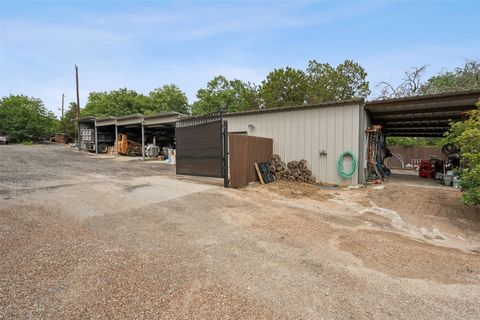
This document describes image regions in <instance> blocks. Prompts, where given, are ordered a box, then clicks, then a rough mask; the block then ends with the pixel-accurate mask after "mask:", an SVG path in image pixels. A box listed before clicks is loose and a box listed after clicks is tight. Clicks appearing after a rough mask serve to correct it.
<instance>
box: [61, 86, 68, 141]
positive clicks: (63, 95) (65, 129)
mask: <svg viewBox="0 0 480 320" xmlns="http://www.w3.org/2000/svg"><path fill="white" fill-rule="evenodd" d="M64 106H65V94H63V93H62V129H63V135H64V137H65V138H64V139H65V143H66V142H67V127H66V124H65V118H64V117H65V116H64V112H63V110H64Z"/></svg>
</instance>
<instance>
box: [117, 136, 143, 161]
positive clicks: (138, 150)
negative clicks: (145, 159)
mask: <svg viewBox="0 0 480 320" xmlns="http://www.w3.org/2000/svg"><path fill="white" fill-rule="evenodd" d="M118 153H120V154H123V155H126V156H129V157H135V156H141V155H142V144H141V143H138V142H135V141H130V140H128V138H127V135H126V134H123V133H120V134H119V135H118Z"/></svg>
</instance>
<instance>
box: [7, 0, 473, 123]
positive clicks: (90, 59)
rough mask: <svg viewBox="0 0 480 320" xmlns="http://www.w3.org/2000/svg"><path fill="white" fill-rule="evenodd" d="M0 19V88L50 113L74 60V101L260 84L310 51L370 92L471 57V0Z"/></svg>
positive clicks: (10, 7)
mask: <svg viewBox="0 0 480 320" xmlns="http://www.w3.org/2000/svg"><path fill="white" fill-rule="evenodd" d="M0 21H1V22H0V23H1V24H0V28H1V34H0V73H1V74H0V95H1V96H6V95H9V94H20V93H22V94H26V95H29V96H34V97H38V98H41V99H42V100H43V101H44V102H45V105H46V106H47V108H49V109H50V110H53V111H55V112H56V113H57V114H59V112H58V111H57V109H58V107H59V106H60V104H61V95H62V93H65V94H66V96H67V102H69V101H74V100H75V73H74V65H75V64H77V65H78V66H79V69H80V90H81V99H80V100H81V105H82V106H83V105H84V104H85V103H86V101H87V97H88V93H89V92H92V91H107V90H112V89H118V88H122V87H127V88H129V89H134V90H137V91H139V92H143V93H148V92H149V91H151V90H152V89H153V88H156V87H159V86H161V85H163V84H166V83H175V84H177V85H178V86H180V87H181V88H182V89H183V90H184V91H185V92H186V94H187V96H188V98H189V100H190V102H193V101H194V100H195V94H196V91H197V90H198V88H200V87H204V86H205V85H206V83H207V82H208V80H210V79H211V78H213V77H214V76H215V75H225V76H227V77H228V78H232V79H233V78H238V79H241V80H244V81H252V82H255V83H260V82H261V81H262V80H263V79H264V78H265V76H266V74H267V73H268V72H269V71H271V70H273V69H274V68H279V67H284V66H292V67H296V68H301V69H305V68H306V66H307V64H308V60H310V59H316V60H317V61H319V62H328V63H330V64H333V65H336V64H338V63H341V62H342V61H343V60H345V59H353V60H354V61H356V62H359V63H360V64H362V65H363V66H364V67H365V69H366V71H367V72H368V80H369V81H370V85H371V88H372V90H373V91H374V94H375V92H376V90H375V85H376V84H377V83H378V82H380V81H391V82H394V83H396V82H398V81H400V79H401V78H402V75H403V72H404V71H405V70H407V69H409V68H410V67H414V66H420V65H423V64H428V65H429V66H430V67H429V74H432V73H436V72H439V71H441V70H442V68H453V67H456V66H461V65H463V63H464V61H465V59H468V58H470V59H471V58H479V57H480V1H452V2H446V1H441V2H439V1H438V2H436V1H423V2H414V1H384V2H379V1H377V2H370V1H362V2H359V1H355V2H341V1H336V2H319V1H316V2H307V1H301V2H300V1H298V2H285V1H269V2H266V1H264V2H245V1H242V2H240V1H238V2H206V1H196V2H183V1H182V2H180V1H174V2H173V1H172V2H160V1H148V2H141V1H48V2H47V1H3V0H0ZM377 92H378V91H377ZM374 94H373V96H374Z"/></svg>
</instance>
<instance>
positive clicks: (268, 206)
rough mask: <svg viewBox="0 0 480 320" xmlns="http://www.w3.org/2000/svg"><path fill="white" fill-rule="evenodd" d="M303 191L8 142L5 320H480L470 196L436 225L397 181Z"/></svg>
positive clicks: (0, 149) (1, 150) (4, 168)
mask: <svg viewBox="0 0 480 320" xmlns="http://www.w3.org/2000/svg"><path fill="white" fill-rule="evenodd" d="M291 188H292V187H291V186H290V187H289V186H287V185H284V184H282V183H275V184H272V185H269V186H253V187H249V188H246V189H240V190H234V189H224V188H222V187H220V186H218V183H216V182H213V183H210V182H209V181H207V182H205V181H199V180H191V179H187V178H178V177H176V176H175V175H174V170H173V169H172V167H171V166H168V165H163V164H159V163H158V162H152V161H147V162H142V161H136V160H134V161H123V160H114V159H107V158H105V157H97V158H96V157H95V156H94V155H91V154H87V153H81V152H78V151H75V150H74V149H72V148H69V147H65V146H50V145H48V146H18V145H9V146H0V257H1V260H0V319H90V318H99V319H479V318H480V303H479V302H480V254H479V253H480V250H479V249H478V248H480V238H479V235H478V234H479V232H477V231H478V230H479V229H478V228H479V226H480V223H479V220H478V219H479V216H480V214H479V212H478V210H475V209H472V208H468V207H465V206H462V205H460V204H458V202H456V200H457V198H458V194H457V193H449V191H445V192H446V194H445V195H443V196H440V197H439V199H440V200H438V199H437V200H435V201H436V202H438V201H442V199H445V200H444V201H448V203H447V202H445V204H444V205H440V206H439V208H440V209H441V210H443V211H442V212H440V213H438V214H435V215H434V214H431V215H430V214H429V205H428V204H423V202H422V203H420V202H418V203H417V205H415V204H414V203H413V202H412V201H419V200H418V199H417V200H411V201H410V203H409V206H407V207H406V208H408V209H406V211H402V208H403V207H402V206H401V205H399V202H398V201H397V202H396V200H395V199H396V198H397V197H396V196H395V195H396V194H399V193H400V192H403V191H402V190H400V189H395V188H398V186H397V187H396V186H395V185H394V184H392V185H387V187H386V188H385V189H384V190H371V189H368V190H366V189H358V190H318V189H316V188H314V187H312V186H307V185H305V186H300V185H298V186H297V185H294V186H293V188H294V189H295V190H293V191H295V192H292V190H291ZM409 190H410V191H409V192H411V194H409V193H407V194H405V195H404V196H405V198H404V200H402V201H406V202H409V198H408V197H412V198H411V199H414V195H415V194H418V192H420V191H421V190H420V191H415V190H414V189H412V188H410V189H409ZM412 190H413V191H412ZM442 192H443V191H442ZM452 192H453V191H452ZM437 193H438V192H437ZM447 193H448V194H447ZM384 195H388V197H386V196H384ZM383 199H389V200H388V201H383ZM432 199H433V198H432ZM382 201H383V202H382ZM432 201H433V200H432ZM422 208H423V209H422ZM440 209H439V210H440ZM455 212H461V217H460V218H459V219H460V220H462V221H461V223H460V224H459V223H454V222H453V221H455V219H456V218H455V217H456V216H455Z"/></svg>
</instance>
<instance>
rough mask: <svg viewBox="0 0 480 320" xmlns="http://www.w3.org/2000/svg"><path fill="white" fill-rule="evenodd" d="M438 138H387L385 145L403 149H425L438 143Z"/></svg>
mask: <svg viewBox="0 0 480 320" xmlns="http://www.w3.org/2000/svg"><path fill="white" fill-rule="evenodd" d="M439 140H440V139H439V138H425V137H387V145H390V146H404V147H412V146H417V147H425V146H434V145H437V144H438V143H439Z"/></svg>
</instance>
